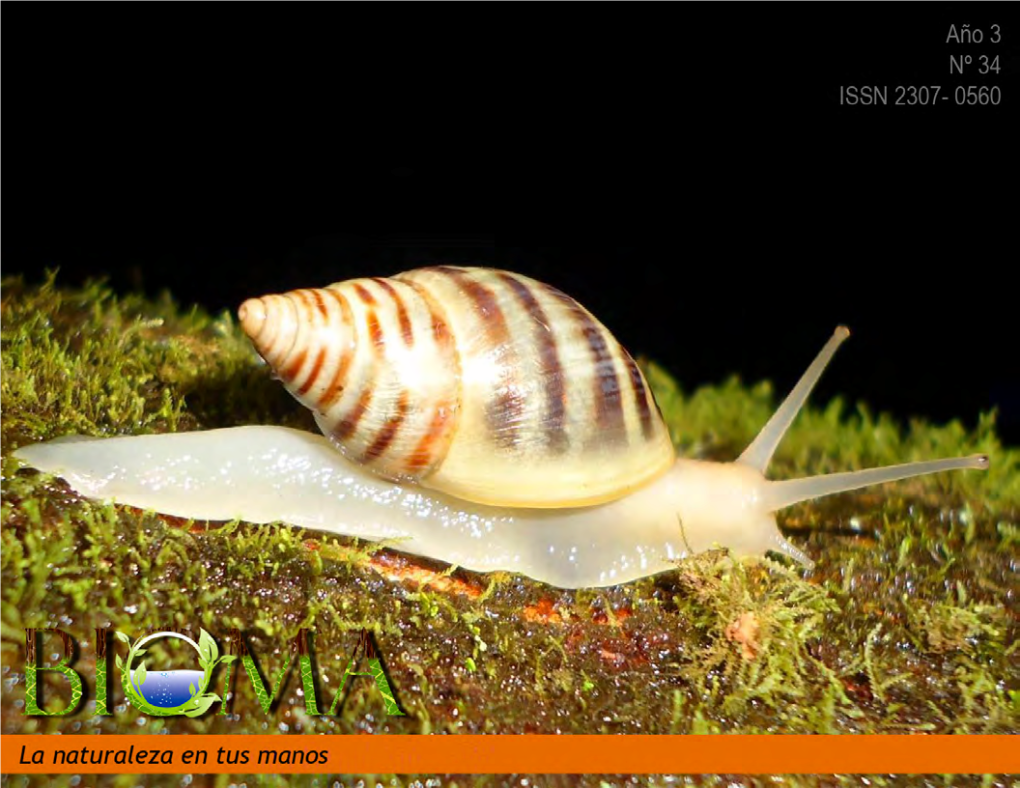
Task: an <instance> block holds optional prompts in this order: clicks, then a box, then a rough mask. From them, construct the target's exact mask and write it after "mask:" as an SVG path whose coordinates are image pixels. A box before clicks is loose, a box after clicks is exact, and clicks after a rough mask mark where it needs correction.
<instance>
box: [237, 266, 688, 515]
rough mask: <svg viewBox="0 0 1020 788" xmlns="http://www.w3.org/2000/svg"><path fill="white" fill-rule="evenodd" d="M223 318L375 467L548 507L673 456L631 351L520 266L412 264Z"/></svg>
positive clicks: (337, 436)
mask: <svg viewBox="0 0 1020 788" xmlns="http://www.w3.org/2000/svg"><path fill="white" fill-rule="evenodd" d="M239 315H240V319H241V325H242V327H243V328H244V330H245V332H246V333H247V334H248V335H249V337H251V339H252V342H253V343H254V344H255V347H256V349H257V350H258V352H259V353H260V354H261V355H262V357H263V358H264V359H265V360H266V362H267V363H269V365H270V366H271V367H272V368H273V370H274V371H275V372H276V374H277V375H278V376H279V378H280V380H281V381H282V382H283V384H284V385H285V386H286V387H287V390H288V391H290V393H291V394H293V395H294V396H295V397H296V398H297V399H298V400H299V401H300V402H301V403H302V404H304V405H305V406H307V407H309V408H311V409H312V410H313V412H314V414H315V420H316V422H317V424H318V425H319V428H320V429H321V430H322V432H323V434H324V435H326V436H327V437H328V438H329V439H330V440H331V441H332V442H333V444H334V445H335V446H336V448H338V449H339V450H340V451H341V452H342V453H343V454H344V456H345V457H346V458H347V459H349V460H351V461H353V462H355V463H357V464H359V465H361V466H364V467H366V468H367V469H369V470H370V471H372V472H373V473H375V474H377V475H379V476H381V477H384V478H387V479H390V480H394V481H415V482H417V483H419V484H421V485H423V486H425V487H429V488H432V489H435V490H439V491H442V492H445V493H449V494H452V495H455V496H457V497H459V498H462V499H466V500H469V501H474V502H478V503H485V504H490V505H505V506H519V507H534V508H559V507H567V506H585V505H591V504H597V503H601V502H604V501H609V500H614V499H617V498H620V497H622V496H624V495H626V494H628V493H629V492H631V491H633V490H635V489H637V488H639V487H642V486H644V485H646V484H647V483H649V482H651V481H652V480H654V479H656V478H657V477H659V476H661V475H662V474H663V473H665V472H666V471H667V470H668V469H669V468H670V467H671V466H672V465H673V461H674V459H675V456H674V451H673V446H672V443H671V442H670V438H669V433H668V431H667V429H666V427H665V425H664V424H663V422H662V417H661V415H660V414H659V411H658V408H657V406H656V404H655V400H654V399H653V397H652V395H651V392H650V391H649V388H648V384H647V383H646V382H645V379H644V376H643V375H642V374H641V371H640V370H639V369H638V366H637V364H636V363H635V362H634V359H633V358H631V356H630V355H629V354H628V353H627V351H626V350H624V349H623V348H622V347H621V346H620V344H619V343H618V342H617V341H616V340H615V339H614V337H613V335H612V334H611V333H610V332H609V331H608V330H607V329H606V327H605V326H603V325H602V324H601V323H600V322H599V321H598V320H597V319H596V318H595V317H594V316H593V315H592V314H591V313H590V312H588V310H586V309H585V308H584V307H583V306H581V305H580V304H578V303H577V302H576V301H575V300H574V299H572V298H570V297H569V296H567V295H565V294H563V293H561V292H560V291H559V290H556V289H555V288H553V287H550V286H549V285H545V284H543V283H541V282H537V281H535V280H533V279H529V278H528V277H526V276H521V275H520V274H513V273H509V272H506V271H497V270H494V269H489V268H455V267H449V266H440V267H435V268H423V269H418V270H415V271H410V272H407V273H403V274H399V275H397V276H395V277H392V278H389V279H382V278H373V279H354V280H351V281H347V282H341V283H338V284H333V285H330V286H328V287H325V288H321V289H305V290H294V291H292V292H289V293H284V294H282V295H270V296H264V297H262V298H255V299H251V300H249V301H246V302H245V303H244V304H243V305H242V306H241V309H240V311H239Z"/></svg>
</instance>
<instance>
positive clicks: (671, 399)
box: [0, 277, 1020, 785]
mask: <svg viewBox="0 0 1020 788" xmlns="http://www.w3.org/2000/svg"><path fill="white" fill-rule="evenodd" d="M0 317H2V365H3V368H2V373H3V374H2V379H0V391H2V400H0V405H2V408H3V417H4V418H3V425H2V431H0V452H2V474H3V503H2V509H0V514H2V532H0V538H2V565H0V579H2V581H3V582H2V588H3V590H2V594H3V605H2V616H0V649H2V664H3V679H4V683H3V694H2V709H3V730H4V732H57V731H61V732H67V733H72V732H93V731H96V732H98V731H110V732H113V731H121V730H126V729H131V730H140V729H141V730H145V731H146V732H153V733H154V732H159V731H164V730H166V731H169V732H175V733H185V732H186V733H206V732H208V733H249V732H251V733H260V732H265V731H277V730H279V731H288V732H337V733H356V732H373V733H435V732H449V733H457V732H467V733H481V732H486V733H549V732H565V733H635V734H637V733H705V732H736V733H757V732H788V733H808V732H817V733H831V732H840V733H841V732H847V733H850V732H869V733H874V732H879V733H881V732H938V733H944V732H960V733H991V732H1012V731H1014V730H1015V729H1016V725H1017V717H1018V711H1020V694H1018V691H1020V680H1018V672H1020V671H1018V659H1017V650H1016V649H1017V647H1016V634H1017V615H1016V584H1015V555H1016V541H1017V533H1018V520H1020V514H1018V513H1020V452H1018V451H1017V450H1016V449H1011V448H1004V447H1002V446H1001V445H1000V444H999V442H998V439H997V437H996V434H995V425H994V417H993V416H992V415H985V416H983V417H982V418H981V420H980V423H979V425H978V427H977V429H976V430H973V431H968V430H965V429H964V428H963V427H962V426H961V425H960V424H959V423H956V422H953V423H950V424H948V425H942V426H935V425H930V424H926V423H923V422H920V421H917V422H913V423H911V424H909V425H908V426H907V427H905V428H904V427H903V426H901V425H900V424H898V423H896V422H895V421H894V420H893V419H891V418H889V417H888V416H885V415H876V414H873V413H871V412H870V411H869V410H868V409H867V408H866V407H864V406H855V407H849V406H848V405H847V404H846V403H845V402H844V401H843V400H841V399H835V400H833V401H832V402H830V403H829V404H828V405H826V406H825V407H824V408H821V409H818V408H815V409H808V410H807V411H806V412H805V413H804V414H802V415H801V417H800V418H799V419H798V421H797V423H796V424H795V425H794V427H793V428H792V429H791V430H790V433H789V435H788V436H787V438H786V439H785V440H784V442H783V444H782V446H781V447H780V449H779V451H778V452H777V454H776V458H775V461H774V464H773V467H772V471H771V475H772V476H773V477H774V478H784V477H789V476H797V475H805V474H813V473H825V472H831V471H838V470H847V469H851V468H858V467H866V466H871V465H880V464H888V463H894V462H904V461H909V460H916V459H924V458H931V457H938V456H949V455H955V454H969V453H976V452H982V453H986V454H988V455H990V457H991V462H992V468H991V470H990V471H989V472H988V473H987V474H981V473H956V474H944V475H941V476H938V477H934V478H927V479H919V480H912V481H908V482H902V483H899V484H896V485H890V486H887V487H884V488H879V489H877V490H868V491H863V492H861V493H858V494H848V495H844V496H838V497H836V498H833V499H827V500H825V501H821V502H818V503H815V504H804V505H800V506H797V507H794V508H792V509H790V510H788V511H787V512H786V513H784V514H783V515H781V516H780V524H781V525H782V526H783V527H784V530H785V531H786V533H787V534H788V535H791V536H792V538H793V539H794V540H795V541H796V542H797V543H798V544H799V545H802V546H803V547H804V548H805V550H806V551H807V552H808V553H809V554H810V555H811V556H812V558H814V559H815V560H816V562H817V567H816V568H815V569H814V570H813V571H811V572H809V573H804V572H803V571H802V570H800V569H797V568H791V567H790V566H787V565H784V564H782V563H779V562H777V561H773V560H764V561H753V562H740V563H734V562H732V561H730V560H729V559H728V557H727V556H725V555H724V554H722V553H708V554H704V555H701V556H698V557H696V558H694V559H691V560H688V561H685V562H682V563H681V564H679V565H678V567H677V570H676V571H675V572H671V573H666V574H663V575H660V576H658V577H655V578H648V579H645V580H642V581H638V582H635V583H631V584H628V585H625V586H622V587H615V588H608V589H582V590H577V591H564V590H560V589H554V588H550V587H548V586H544V585H542V584H539V583H535V582H533V581H531V580H528V579H526V578H522V577H519V576H513V575H508V574H504V573H496V574H492V575H479V574H473V573H469V572H464V571H461V570H456V569H451V568H449V567H446V566H444V565H442V564H438V563H433V562H429V561H424V560H420V559H412V558H409V557H406V556H402V555H400V554H397V553H394V552H392V551H390V550H386V549H383V548H380V546H378V545H373V544H367V543H359V542H357V540H353V539H343V538H339V537H335V536H329V535H323V534H319V533H315V532H311V531H301V530H298V529H295V528H290V527H287V526H278V525H273V526H252V525H248V524H245V523H237V522H234V523H192V522H189V521H183V520H179V519H176V518H168V517H161V516H157V515H154V514H151V513H145V512H141V511H138V510H134V509H127V508H120V507H112V506H107V505H102V504H97V503H93V502H89V501H86V500H83V499H81V498H79V497H78V496H76V495H75V494H73V493H72V492H70V491H69V490H68V488H67V487H66V486H65V485H64V484H63V483H62V482H60V481H59V480H55V479H52V478H50V477H46V476H44V475H40V474H37V473H35V472H33V471H31V470H27V469H20V468H19V467H18V464H17V463H16V462H15V461H14V460H13V459H11V457H10V454H11V452H12V451H14V450H15V449H16V448H17V447H19V446H21V445H24V444H26V443H30V442H34V441H38V440H47V439H50V438H54V437H58V436H60V435H64V434H67V433H85V434H91V435H114V434H137V433H142V432H162V431H168V430H191V429H208V428H213V427H222V426H231V425H236V424H244V423H277V424H287V425H289V426H296V427H302V428H306V429H314V425H313V424H312V421H311V418H310V416H309V414H307V413H306V412H304V411H303V409H301V408H300V407H299V406H297V405H296V403H294V402H293V401H292V400H291V398H290V397H289V396H288V395H287V394H286V393H285V392H284V391H283V389H282V387H280V386H279V385H278V384H277V383H275V382H273V381H272V380H270V377H269V374H268V372H267V370H266V369H265V367H264V366H263V365H261V363H260V362H259V361H258V359H257V358H256V357H255V355H254V354H253V352H252V351H251V350H250V348H249V345H248V343H247V341H246V340H245V339H244V338H243V336H242V335H241V333H240V331H239V330H238V329H237V327H236V325H235V323H234V321H233V320H232V319H231V317H230V316H229V315H226V314H224V315H220V316H210V315H207V314H204V313H202V312H200V311H197V310H191V311H182V310H180V309H178V307H176V306H175V305H174V303H173V302H172V301H171V300H170V299H169V298H163V299H160V300H158V301H155V302H152V301H146V300H143V299H141V298H137V297H131V296H129V297H115V296H114V295H113V294H112V293H111V292H110V291H109V290H108V289H107V288H105V287H104V286H102V285H101V284H90V285H88V286H86V287H85V288H82V289H77V290H69V289H64V288H61V287H59V286H58V285H57V284H56V282H55V281H54V279H53V278H52V277H51V278H50V279H49V281H48V282H47V283H46V284H45V285H43V286H42V287H28V286H26V285H24V284H23V283H22V282H20V281H18V280H6V281H5V282H4V283H3V300H2V308H0ZM646 369H647V372H648V376H649V380H650V383H651V384H652V386H653V388H654V389H655V391H656V395H657V398H658V401H659V403H660V405H661V408H662V411H663V414H664V417H665V418H666V420H667V422H668V424H669V426H670V429H671V432H672V435H673V438H674V441H675V442H676V444H677V446H678V447H679V450H680V451H681V452H684V453H686V454H688V455H692V456H700V457H708V458H714V459H728V458H732V457H734V456H736V455H737V454H738V453H739V452H740V451H741V450H742V448H743V447H744V446H745V445H746V444H747V442H748V441H749V440H750V439H751V438H752V437H753V436H754V434H755V432H756V431H757V430H758V429H759V428H760V426H761V425H762V424H764V422H765V421H766V420H767V418H768V416H769V415H770V413H771V410H772V408H773V407H774V404H775V392H773V390H772V388H771V387H770V385H769V384H767V383H762V384H758V385H754V386H750V387H749V386H745V385H743V384H741V383H740V382H739V381H738V380H736V379H735V378H734V379H731V380H729V381H727V382H725V383H723V384H721V385H719V386H714V387H708V388H704V389H699V390H698V391H694V392H685V391H683V390H682V389H681V388H680V387H679V386H678V384H677V383H676V382H675V381H674V380H673V379H672V378H671V377H669V375H668V374H667V373H666V372H665V371H664V370H662V369H661V368H659V367H657V366H655V365H654V364H651V365H648V366H647V367H646ZM25 627H41V628H45V627H60V628H62V629H65V630H66V631H68V632H70V633H72V634H73V635H74V636H75V637H76V639H77V640H78V642H79V644H80V646H81V654H80V659H79V663H78V664H77V665H76V668H77V669H78V670H79V672H81V674H82V675H83V676H84V677H85V679H86V682H87V683H88V684H89V686H90V687H91V686H92V680H93V677H94V672H93V671H92V669H91V665H92V662H93V659H94V653H95V649H94V635H93V630H94V628H95V627H112V628H115V629H119V630H122V631H124V632H127V633H129V634H131V635H132V636H137V635H140V634H141V633H143V632H145V631H147V630H153V629H158V628H166V627H173V628H177V629H186V630H190V631H192V632H197V629H198V628H199V627H203V628H205V629H207V630H208V631H210V632H211V633H213V634H214V635H216V636H217V637H218V638H219V640H220V643H221V646H225V644H226V638H227V635H228V633H229V631H230V630H231V629H232V628H238V629H241V630H243V631H244V632H245V633H246V639H247V644H248V646H249V648H250V649H251V650H252V651H253V652H254V653H255V654H256V656H257V658H258V661H259V665H260V669H261V670H262V673H263V675H264V676H265V677H266V678H267V680H274V679H275V677H276V676H277V673H278V671H279V670H280V669H281V667H282V666H283V664H284V663H285V660H286V658H287V654H288V653H289V652H288V649H289V643H290V641H291V640H292V639H293V638H294V636H295V635H296V634H297V633H298V631H299V630H300V629H301V628H302V627H304V628H308V629H311V630H313V632H314V640H313V642H314V646H313V650H314V657H315V660H316V663H317V670H318V686H317V692H318V695H319V700H320V708H328V707H329V701H331V699H332V695H333V690H332V687H335V686H336V684H337V682H338V680H339V677H340V674H341V673H342V669H343V665H344V663H345V660H346V659H347V657H348V655H349V654H350V652H351V649H352V647H353V645H354V643H355V642H356V641H357V637H358V633H359V632H360V630H361V629H362V628H366V629H368V630H370V631H371V632H372V633H373V634H374V636H375V641H376V643H377V644H378V647H379V649H380V651H381V653H382V656H383V659H384V662H385V665H386V668H387V671H388V674H389V677H390V680H391V682H392V684H393V685H394V688H395V690H396V694H397V698H398V701H399V703H400V704H401V707H402V708H403V710H404V711H405V712H406V716H404V717H387V716H386V715H385V713H384V707H383V704H382V700H381V698H380V697H379V695H378V693H377V692H376V691H375V690H374V688H373V687H372V685H371V684H370V683H369V682H363V681H358V682H355V683H354V684H353V685H352V686H351V689H350V692H349V694H348V695H347V697H346V698H345V700H344V703H343V707H342V709H341V713H340V714H338V715H337V716H322V717H310V716H308V714H307V713H306V711H305V705H304V698H303V697H302V696H301V694H300V692H299V689H300V685H299V680H298V676H297V674H296V672H294V673H292V674H291V675H290V678H289V683H288V684H287V686H286V687H285V688H284V690H283V698H282V700H281V701H280V702H279V703H278V704H277V705H276V706H275V707H274V709H273V712H272V713H271V714H270V715H269V716H266V715H264V714H263V713H262V712H261V709H260V708H259V706H258V703H257V701H256V698H255V695H254V693H253V692H252V690H251V687H250V685H248V683H247V680H246V679H244V677H243V676H242V678H241V679H240V680H237V682H236V683H235V684H233V690H234V698H233V705H232V707H231V713H230V714H229V715H220V714H215V713H213V714H209V715H207V716H205V717H203V718H198V719H189V718H185V717H180V718H164V719H149V720H144V721H143V720H142V719H141V718H140V715H139V713H138V712H137V711H135V710H134V708H133V707H129V706H128V707H125V706H124V705H123V701H122V700H121V695H120V692H119V688H117V689H115V690H113V695H114V699H115V701H114V703H115V708H116V713H115V714H114V716H112V717H105V718H102V717H95V716H93V715H92V714H91V712H90V707H86V708H85V709H83V710H81V711H79V712H78V713H77V714H74V715H70V716H68V717H48V718H47V717H31V718H30V717H26V716H24V714H23V713H22V712H23V706H22V703H23V697H24V692H23V690H24V688H23V686H22V681H23V676H22V670H23V668H22V666H23V665H24V659H25V653H24V628H25ZM46 645H47V646H52V645H53V644H52V643H50V642H49V641H46ZM118 648H120V646H118ZM55 650H57V649H55V648H49V647H47V648H44V650H43V652H42V653H43V654H44V655H45V656H46V657H47V658H48V656H49V653H50V652H51V651H55ZM42 675H43V676H44V683H45V688H44V689H45V692H46V697H47V701H46V703H47V705H49V706H51V707H54V708H56V707H60V705H61V703H63V702H64V698H65V697H66V695H67V687H66V685H65V684H64V682H63V681H62V680H58V679H57V678H54V676H53V675H52V674H49V673H44V674H42ZM221 675H222V674H221ZM219 681H221V679H219V680H218V681H217V684H216V686H215V689H216V690H217V691H220V690H221V689H222V688H221V687H220V685H219ZM87 697H88V695H87ZM118 704H119V705H118ZM316 779H317V780H318V782H316V781H315V780H312V779H311V778H310V779H309V781H308V782H307V784H320V785H327V784H332V783H331V782H330V781H325V779H324V778H316ZM520 779H521V778H520V777H517V778H502V777H500V778H492V779H489V780H483V781H481V782H482V783H484V784H494V785H498V784H507V783H511V784H521V783H520ZM791 779H792V778H791ZM858 780H859V778H839V779H836V778H832V779H826V778H811V779H807V778H797V779H796V780H793V781H792V782H791V783H790V784H801V783H803V782H805V781H806V782H808V783H812V784H847V782H849V783H850V784H859V782H858ZM679 781H680V782H686V781H685V780H683V779H681V780H679ZM744 781H745V782H752V783H753V782H754V781H753V780H748V779H747V778H744ZM228 782H241V779H240V778H232V779H231V780H229V781H228V780H226V779H221V778H209V784H215V785H226V784H228ZM247 782H248V783H249V784H266V785H273V784H275V783H274V782H273V778H264V779H261V780H260V779H258V778H255V779H252V778H249V779H248V780H247ZM347 782H348V784H350V782H351V781H347ZM404 782H407V780H405V779H404V778H401V779H400V780H398V781H397V784H403V783H404ZM454 782H456V783H459V784H464V783H466V782H476V779H475V778H468V779H464V778H461V779H457V778H453V777H450V776H447V777H445V778H443V779H442V781H441V784H444V785H445V784H453V783H454ZM558 782H569V783H570V784H573V783H574V782H576V781H571V780H569V779H568V778H562V779H560V778H557V779H555V780H552V781H550V780H548V779H545V778H543V783H545V784H555V783H558ZM583 782H584V783H585V784H588V785H596V784H601V782H605V783H606V784H611V785H622V784H630V781H629V780H627V779H624V778H615V777H614V778H608V777H607V778H598V777H589V778H585V779H584V780H583ZM639 782H640V784H649V783H651V784H658V783H665V782H668V780H666V779H654V778H641V779H640V781H639ZM705 782H706V783H707V784H713V780H711V779H708V780H706V781H705ZM974 782H975V783H978V782H980V778H974ZM382 783H383V784H384V785H388V784H390V781H389V778H385V779H383V780H382ZM932 783H933V784H938V785H941V784H943V781H942V780H941V779H940V778H933V780H932ZM13 784H16V783H13ZM111 784H118V781H117V780H111ZM132 784H134V783H132ZM368 784H374V781H373V782H370V783H368ZM436 784H440V783H436ZM770 784H774V783H770ZM780 784H782V782H781V783H780ZM873 784H889V785H895V784H900V781H898V780H896V779H893V778H885V780H875V781H873ZM954 784H955V783H954ZM992 784H994V781H992Z"/></svg>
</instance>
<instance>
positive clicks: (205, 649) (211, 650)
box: [198, 629, 220, 667]
mask: <svg viewBox="0 0 1020 788" xmlns="http://www.w3.org/2000/svg"><path fill="white" fill-rule="evenodd" d="M198 653H199V660H198V661H199V663H200V664H201V665H202V666H203V667H205V666H206V665H211V664H212V663H214V662H215V661H216V658H217V657H218V656H219V655H220V650H219V648H218V647H217V646H216V641H215V640H213V636H212V635H210V634H209V633H208V632H206V631H205V630H204V629H203V630H202V634H201V635H200V636H199V638H198Z"/></svg>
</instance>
